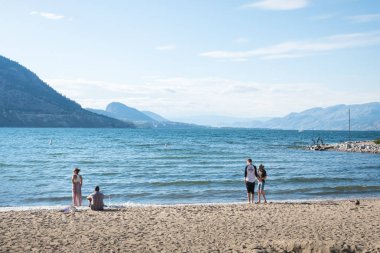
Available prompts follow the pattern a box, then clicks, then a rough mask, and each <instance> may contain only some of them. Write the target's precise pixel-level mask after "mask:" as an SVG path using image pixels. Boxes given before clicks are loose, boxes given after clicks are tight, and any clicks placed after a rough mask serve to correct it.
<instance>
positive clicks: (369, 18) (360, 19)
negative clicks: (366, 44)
mask: <svg viewBox="0 0 380 253" xmlns="http://www.w3.org/2000/svg"><path fill="white" fill-rule="evenodd" d="M347 19H348V20H350V21H351V22H354V23H367V22H374V21H379V20H380V13H377V14H365V15H356V16H350V17H347Z"/></svg>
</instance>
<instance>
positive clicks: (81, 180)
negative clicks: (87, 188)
mask: <svg viewBox="0 0 380 253" xmlns="http://www.w3.org/2000/svg"><path fill="white" fill-rule="evenodd" d="M82 184H83V178H82V176H80V185H81V186H82Z"/></svg>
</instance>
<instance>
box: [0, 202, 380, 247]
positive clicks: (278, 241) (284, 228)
mask: <svg viewBox="0 0 380 253" xmlns="http://www.w3.org/2000/svg"><path fill="white" fill-rule="evenodd" d="M379 214H380V200H363V201H361V202H360V204H359V205H357V204H355V202H354V201H324V202H306V203H271V204H265V205H264V204H260V205H248V204H230V205H183V206H181V205H177V206H143V207H138V206H137V207H127V208H123V209H121V210H109V211H104V212H94V211H90V210H82V211H79V212H74V213H70V214H64V213H63V212H59V211H56V210H38V211H36V210H33V211H7V212H0V221H1V222H0V231H1V232H0V252H22V251H24V252H33V251H35V252H37V251H41V252H53V251H55V252H367V251H368V252H380V215H379Z"/></svg>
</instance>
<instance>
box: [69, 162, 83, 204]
mask: <svg viewBox="0 0 380 253" xmlns="http://www.w3.org/2000/svg"><path fill="white" fill-rule="evenodd" d="M79 171H80V169H78V168H75V169H74V174H73V176H72V177H71V182H72V183H73V194H72V196H73V206H81V205H82V183H83V179H82V176H81V175H79Z"/></svg>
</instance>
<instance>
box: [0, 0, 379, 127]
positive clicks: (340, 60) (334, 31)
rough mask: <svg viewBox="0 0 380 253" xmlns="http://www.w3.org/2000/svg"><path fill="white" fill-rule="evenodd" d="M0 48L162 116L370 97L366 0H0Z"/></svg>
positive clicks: (371, 25) (371, 34) (371, 14)
mask: <svg viewBox="0 0 380 253" xmlns="http://www.w3.org/2000/svg"><path fill="white" fill-rule="evenodd" d="M0 24H1V25H0V33H1V34H2V36H1V40H0V54H1V55H3V56H6V57H8V58H11V59H13V60H16V61H18V62H19V63H21V64H22V65H24V66H26V67H28V68H29V69H31V70H32V71H33V72H35V73H36V74H37V75H38V76H40V77H41V79H43V80H44V81H45V82H47V83H48V84H49V85H51V86H52V87H53V88H55V89H56V90H58V91H59V92H61V93H62V94H64V95H66V96H67V97H70V98H72V99H74V100H76V101H77V102H79V103H80V104H81V105H82V106H83V107H92V108H105V106H106V105H107V104H108V103H110V102H113V101H119V102H122V103H125V104H127V105H129V106H132V107H136V108H138V109H141V110H150V111H154V112H157V113H159V114H161V115H163V116H165V117H167V118H169V119H172V120H176V119H177V120H178V119H181V120H186V119H190V118H191V117H193V116H199V115H224V116H234V117H244V118H255V117H273V116H283V115H286V114H287V113H290V112H292V111H296V112H298V111H302V110H305V109H308V108H310V107H316V106H322V107H325V106H330V105H334V104H341V103H343V104H352V103H365V102H372V101H380V75H379V73H380V57H379V56H380V1H377V0H257V1H255V0H251V1H249V0H246V1H243V0H240V1H229V0H225V1H223V0H193V1H191V0H161V1H160V0H149V1H148V0H135V1H132V0H126V1H121V0H120V1H99V0H95V1H94V0H91V1H90V0H88V1H86V0H82V1H70V0H68V1H53V0H50V1H37V0H34V1H18V0H14V1H5V0H0Z"/></svg>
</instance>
